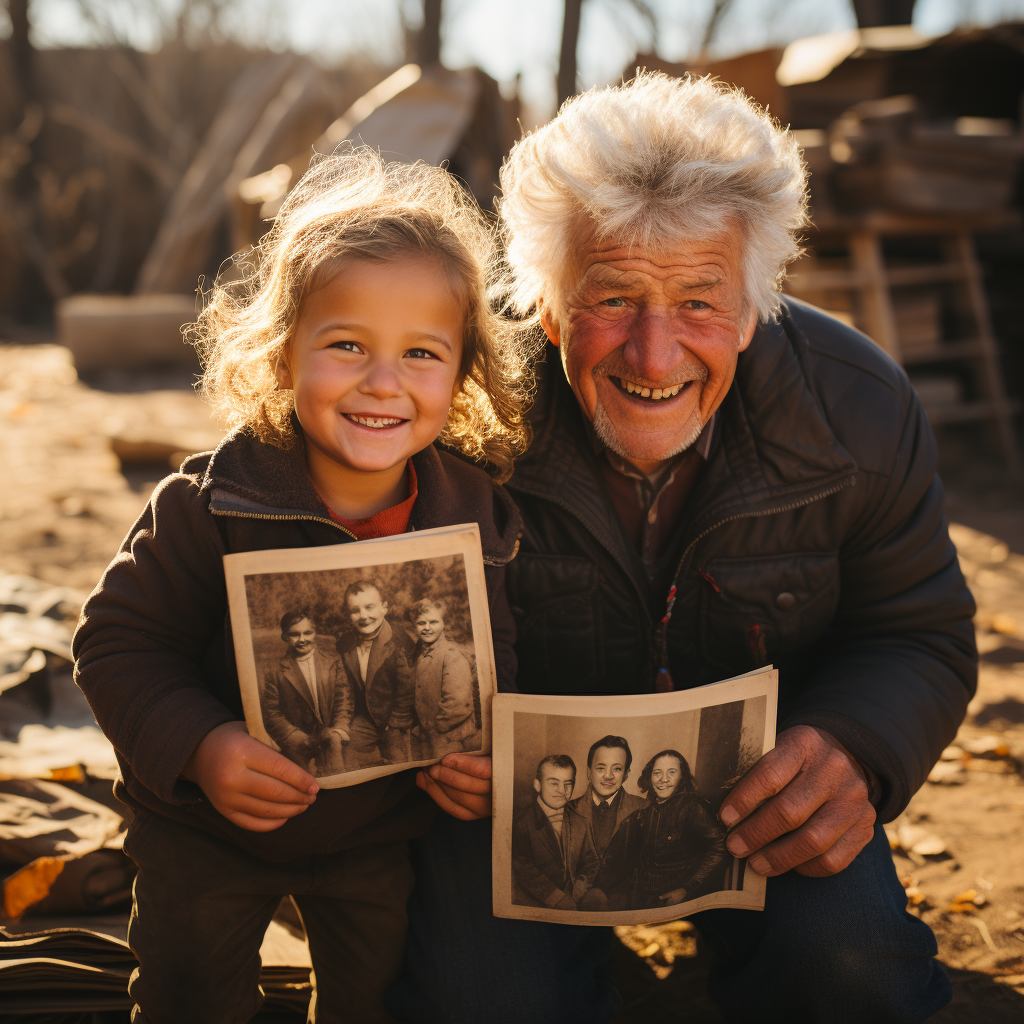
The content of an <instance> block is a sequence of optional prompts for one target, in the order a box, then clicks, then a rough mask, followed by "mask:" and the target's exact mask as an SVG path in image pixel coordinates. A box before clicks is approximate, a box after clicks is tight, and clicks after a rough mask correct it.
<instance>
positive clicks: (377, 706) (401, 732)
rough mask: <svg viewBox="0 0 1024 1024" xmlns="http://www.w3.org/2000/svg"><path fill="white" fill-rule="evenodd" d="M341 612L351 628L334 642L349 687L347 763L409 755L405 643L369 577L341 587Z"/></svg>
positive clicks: (397, 760)
mask: <svg viewBox="0 0 1024 1024" xmlns="http://www.w3.org/2000/svg"><path fill="white" fill-rule="evenodd" d="M343 600H344V605H345V614H346V616H347V617H348V620H349V622H351V624H352V632H350V633H348V634H347V635H346V636H344V637H342V638H341V640H339V641H338V652H339V653H340V654H341V660H342V662H343V664H344V666H345V670H346V671H347V673H348V678H349V681H350V683H351V686H352V698H353V712H352V726H351V729H350V730H349V732H350V735H351V740H350V743H349V746H348V750H347V751H346V757H347V759H348V761H349V767H351V768H370V767H372V766H374V765H380V764H388V763H390V764H396V763H400V762H402V761H409V760H411V753H410V740H409V732H410V730H411V728H412V724H413V718H412V714H413V690H412V686H413V680H412V670H411V665H410V654H409V647H410V646H411V644H410V642H409V641H408V639H407V638H406V636H405V634H404V632H403V631H402V630H399V629H394V628H392V625H391V623H390V622H388V620H387V618H386V616H387V614H388V602H387V601H385V600H384V598H383V596H382V595H381V591H380V586H379V585H378V584H377V583H376V582H375V581H373V580H365V579H363V580H356V581H355V582H354V583H350V584H349V585H348V587H346V588H345V596H344V599H343Z"/></svg>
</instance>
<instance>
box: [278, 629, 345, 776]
mask: <svg viewBox="0 0 1024 1024" xmlns="http://www.w3.org/2000/svg"><path fill="white" fill-rule="evenodd" d="M281 639H282V640H283V641H284V643H285V644H286V645H287V648H288V649H287V651H286V653H285V655H284V657H282V658H281V659H280V660H279V661H277V662H276V663H275V664H272V665H271V666H270V667H269V668H268V669H267V671H266V672H265V673H264V676H263V724H264V726H265V727H266V730H267V732H268V733H269V734H270V736H271V738H272V739H273V740H274V742H275V743H276V744H277V745H278V746H279V747H280V748H281V753H283V754H284V755H285V757H290V758H291V759H292V760H293V761H294V762H295V763H296V764H299V765H301V766H302V767H303V768H305V769H306V770H307V771H309V773H310V774H311V775H316V776H318V777H320V778H323V777H325V776H328V775H337V774H338V773H339V772H343V771H344V770H345V768H346V764H345V746H346V745H347V744H348V742H349V735H350V733H349V723H350V720H351V718H352V691H351V688H350V687H349V684H348V679H347V678H346V676H345V671H344V669H343V668H342V665H341V662H340V661H339V660H338V658H337V657H334V656H332V655H328V654H324V653H323V652H322V651H321V650H319V649H318V648H317V645H316V624H315V623H314V622H313V618H312V616H311V615H310V614H309V612H307V611H306V610H305V609H295V610H292V611H288V612H286V613H285V614H284V615H283V616H282V617H281Z"/></svg>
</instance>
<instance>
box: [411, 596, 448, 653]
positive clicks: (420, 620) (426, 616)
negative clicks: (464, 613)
mask: <svg viewBox="0 0 1024 1024" xmlns="http://www.w3.org/2000/svg"><path fill="white" fill-rule="evenodd" d="M413 629H415V630H416V635H417V636H418V637H419V638H420V640H422V641H423V642H424V643H425V644H432V643H433V642H434V641H435V640H437V638H438V637H439V636H440V635H441V634H442V633H443V632H444V619H443V618H442V617H441V609H440V608H437V607H435V606H434V605H428V606H427V607H425V608H424V609H423V611H422V612H420V614H419V615H417V616H416V621H415V622H414V623H413Z"/></svg>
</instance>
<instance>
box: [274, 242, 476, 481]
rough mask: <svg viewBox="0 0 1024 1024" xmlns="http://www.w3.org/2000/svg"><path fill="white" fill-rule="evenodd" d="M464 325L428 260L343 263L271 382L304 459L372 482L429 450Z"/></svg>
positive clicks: (303, 319)
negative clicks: (290, 398)
mask: <svg viewBox="0 0 1024 1024" xmlns="http://www.w3.org/2000/svg"><path fill="white" fill-rule="evenodd" d="M463 321H464V315H463V310H462V306H461V304H460V303H459V301H458V300H457V299H456V297H455V295H454V294H453V293H452V290H451V287H450V286H449V284H448V282H447V281H446V279H445V277H444V275H443V272H442V270H441V268H440V267H439V266H438V265H437V264H436V263H435V262H433V261H432V260H427V259H406V260H394V261H389V262H376V261H370V260H352V261H348V262H346V263H345V264H344V265H343V267H342V269H341V270H340V271H339V272H338V273H337V274H336V275H335V276H334V277H333V278H331V280H330V281H328V283H327V284H325V285H324V286H323V287H322V288H319V289H318V290H317V291H315V292H312V293H311V294H310V295H308V296H307V297H306V298H305V300H304V301H303V303H302V307H301V309H300V311H299V315H298V317H297V318H296V321H295V326H294V328H293V331H292V338H291V342H290V344H289V348H288V353H287V357H286V359H285V361H284V365H283V366H282V367H281V369H280V371H279V373H278V379H279V382H280V384H281V386H282V387H284V388H292V389H293V391H294V394H295V413H296V415H297V416H298V419H299V423H300V424H301V425H302V430H303V433H304V434H305V438H306V450H307V459H310V460H312V462H313V463H316V462H317V460H327V462H329V463H333V464H335V465H337V466H340V467H342V468H343V469H345V470H350V471H351V470H355V471H360V472H364V473H373V472H382V471H385V470H388V469H391V468H393V467H395V466H396V465H404V464H405V461H406V460H407V459H408V458H409V456H410V455H413V454H415V453H416V452H418V451H422V450H423V449H424V448H426V447H427V445H429V444H430V443H431V442H432V441H433V440H434V439H435V438H436V437H437V436H438V434H440V433H441V430H442V428H443V427H444V425H445V421H446V420H447V418H448V410H449V408H450V406H451V403H452V396H453V395H454V393H455V391H456V390H457V386H456V378H457V375H458V369H459V360H460V359H461V357H462V327H463Z"/></svg>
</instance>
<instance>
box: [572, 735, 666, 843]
mask: <svg viewBox="0 0 1024 1024" xmlns="http://www.w3.org/2000/svg"><path fill="white" fill-rule="evenodd" d="M632 764H633V753H632V751H631V750H630V749H629V742H628V741H627V740H626V739H625V737H623V736H603V737H602V738H601V739H599V740H598V741H597V742H596V743H594V744H593V746H592V747H591V748H590V752H589V753H588V754H587V782H588V783H589V784H588V786H587V791H586V792H585V793H584V794H583V795H582V796H580V797H577V798H576V799H575V800H573V801H572V803H571V804H569V806H570V807H571V808H572V809H573V810H574V811H575V812H576V813H577V814H578V815H580V817H581V818H584V819H585V820H586V821H588V822H589V823H590V826H591V828H592V829H593V833H594V846H595V847H596V848H597V855H598V857H599V858H601V859H602V860H603V859H604V854H605V850H607V849H608V844H609V843H610V842H611V841H612V836H613V835H615V833H616V832H617V831H618V828H619V826H620V825H621V824H622V822H623V821H624V820H625V819H626V818H628V817H629V815H630V814H632V813H633V812H634V811H638V810H640V808H641V807H643V806H644V805H645V804H646V803H647V801H646V800H645V799H644V798H643V797H642V796H634V795H633V794H632V793H627V792H626V790H625V787H624V785H623V783H624V782H625V781H626V779H628V778H629V769H630V767H631V766H632Z"/></svg>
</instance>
